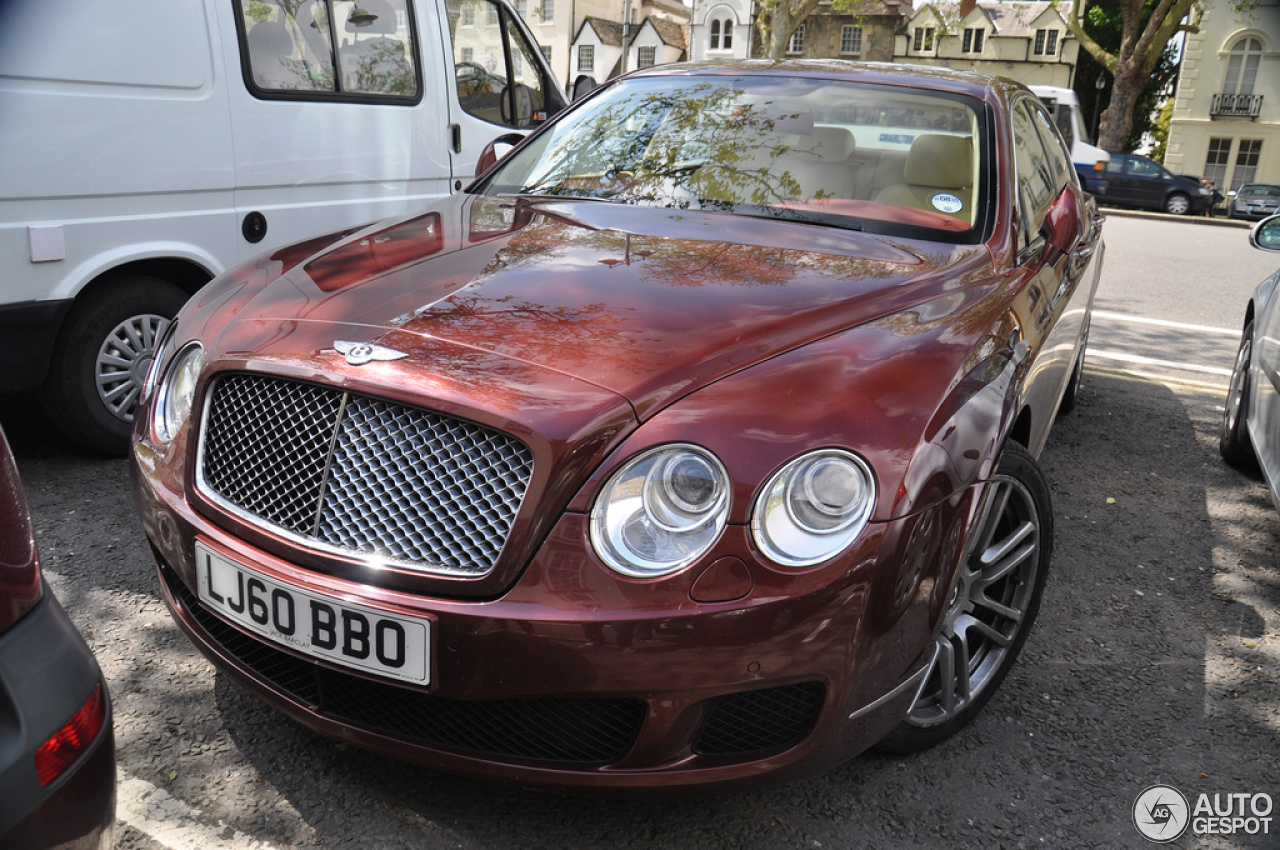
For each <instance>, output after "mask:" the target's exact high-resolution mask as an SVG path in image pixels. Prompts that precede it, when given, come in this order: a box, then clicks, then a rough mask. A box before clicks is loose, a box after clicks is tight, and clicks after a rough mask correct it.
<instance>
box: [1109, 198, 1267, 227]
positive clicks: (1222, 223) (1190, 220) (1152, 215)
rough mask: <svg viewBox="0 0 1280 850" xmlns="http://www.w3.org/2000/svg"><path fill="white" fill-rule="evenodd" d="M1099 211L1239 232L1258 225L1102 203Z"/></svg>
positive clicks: (1110, 214)
mask: <svg viewBox="0 0 1280 850" xmlns="http://www.w3.org/2000/svg"><path fill="white" fill-rule="evenodd" d="M1098 209H1099V210H1101V211H1102V214H1103V215H1105V216H1107V217H1111V216H1113V215H1115V216H1120V217H1121V218H1145V219H1147V220H1149V221H1182V222H1186V223H1187V224H1207V225H1209V226H1210V227H1234V228H1236V229H1237V230H1249V229H1251V228H1252V227H1253V226H1254V225H1255V224H1257V222H1256V221H1240V220H1239V219H1234V218H1206V217H1205V216H1202V215H1169V213H1159V212H1145V211H1143V210H1131V209H1125V208H1122V207H1111V206H1106V205H1104V204H1102V203H1099V204H1098Z"/></svg>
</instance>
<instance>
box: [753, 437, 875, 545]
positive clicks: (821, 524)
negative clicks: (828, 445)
mask: <svg viewBox="0 0 1280 850" xmlns="http://www.w3.org/2000/svg"><path fill="white" fill-rule="evenodd" d="M875 496H876V484H875V478H874V477H873V476H872V474H871V468H870V467H868V466H867V464H866V462H864V461H863V460H862V458H860V457H858V456H857V455H855V454H852V453H851V452H845V451H840V450H838V449H822V450H820V451H816V452H811V453H809V454H807V455H803V456H801V457H798V458H796V459H795V460H793V461H791V463H789V464H787V465H786V466H784V467H783V468H782V469H780V470H778V471H777V472H776V473H774V475H773V477H772V478H770V479H769V480H768V481H767V482H766V483H765V486H764V488H763V489H762V490H761V491H760V496H759V498H758V499H757V500H756V506H755V511H754V512H753V514H752V517H751V533H752V537H753V538H754V539H755V542H756V545H757V546H759V547H760V549H761V551H763V552H764V553H765V555H767V556H768V557H769V559H770V560H772V561H775V562H777V563H779V564H781V565H783V566H786V567H808V566H812V565H813V564H820V563H822V562H823V561H825V560H827V559H828V558H832V557H834V556H835V555H837V554H839V553H840V552H841V551H842V550H843V549H844V548H845V547H846V546H848V545H849V544H850V543H852V542H853V539H854V538H855V537H857V536H858V534H860V533H861V532H862V528H863V526H865V525H866V524H867V519H868V518H869V517H870V516H871V508H872V507H873V506H874V504H875Z"/></svg>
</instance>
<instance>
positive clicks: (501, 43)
mask: <svg viewBox="0 0 1280 850" xmlns="http://www.w3.org/2000/svg"><path fill="white" fill-rule="evenodd" d="M445 5H446V7H447V9H448V14H449V37H450V40H451V41H452V43H453V62H454V81H455V84H456V85H457V87H458V103H459V105H461V107H462V109H463V110H464V111H465V112H467V113H468V114H470V115H474V116H475V117H477V118H480V119H483V120H485V121H489V122H490V123H493V124H500V125H503V126H506V127H535V126H537V125H538V124H541V123H542V122H543V121H545V120H546V119H547V86H546V82H545V80H544V79H543V78H542V74H541V65H540V64H539V63H538V61H537V59H536V58H535V55H534V53H533V51H534V49H535V48H533V47H532V46H531V45H530V44H529V42H528V41H527V40H526V39H525V38H524V36H523V35H522V34H521V32H520V30H519V28H518V27H517V26H516V23H515V21H514V20H513V19H512V18H511V17H510V16H508V15H507V12H506V10H505V9H501V8H499V7H498V5H497V4H496V3H491V2H489V0H447V2H446V4H445Z"/></svg>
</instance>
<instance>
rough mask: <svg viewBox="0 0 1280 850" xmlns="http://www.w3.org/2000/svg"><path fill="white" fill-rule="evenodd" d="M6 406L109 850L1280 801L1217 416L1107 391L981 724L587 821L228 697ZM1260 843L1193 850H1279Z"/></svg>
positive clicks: (87, 471) (1092, 826) (709, 833)
mask: <svg viewBox="0 0 1280 850" xmlns="http://www.w3.org/2000/svg"><path fill="white" fill-rule="evenodd" d="M28 402H29V400H23V399H12V398H10V399H0V423H3V425H4V427H5V428H6V430H7V431H8V433H9V437H10V440H11V442H12V443H13V444H14V448H15V452H16V453H17V455H18V462H19V468H20V469H21V471H22V474H23V477H24V481H25V483H26V486H27V489H28V497H29V501H30V504H31V509H32V513H33V515H34V519H35V523H36V529H37V535H38V539H39V543H40V546H41V551H42V555H43V558H44V564H45V568H46V572H47V574H48V576H49V579H50V582H51V583H52V584H53V586H54V589H55V591H56V592H57V593H58V595H59V597H60V598H61V600H62V602H63V604H64V606H65V607H66V608H67V609H68V611H69V612H70V613H71V615H72V617H73V619H75V621H76V622H77V623H78V624H79V625H80V626H81V628H82V630H83V632H84V634H85V637H86V638H87V639H88V641H89V643H90V645H91V646H92V647H93V649H94V650H95V651H96V653H97V655H98V658H99V660H100V661H101V663H102V665H103V668H104V670H105V671H106V674H107V677H108V680H109V682H110V685H111V690H112V696H113V698H114V705H115V712H116V714H115V724H116V725H115V728H116V735H117V740H118V748H119V755H118V763H119V769H120V774H121V801H122V805H121V810H122V811H121V818H122V822H121V824H120V825H119V828H118V839H119V841H118V846H119V847H120V848H128V850H162V848H165V847H170V848H175V850H178V848H182V847H187V846H190V847H201V848H203V847H210V848H216V847H219V846H222V847H228V848H249V847H256V846H264V847H265V846H271V847H280V846H290V845H301V846H327V847H351V848H362V850H376V848H384V847H385V848H400V847H415V848H416V847H424V848H444V847H451V848H455V847H456V848H499V847H501V848H531V849H532V848H561V847H579V848H588V847H610V848H618V847H652V848H667V847H670V848H704V847H705V848H725V847H741V848H779V847H784V848H802V847H804V848H920V847H948V848H1023V847H1062V848H1074V847H1139V846H1145V845H1146V842H1145V841H1144V840H1143V839H1141V838H1140V837H1139V835H1138V833H1137V832H1136V830H1135V828H1134V826H1133V824H1132V821H1131V808H1132V805H1133V801H1134V800H1135V798H1136V797H1137V795H1138V794H1139V793H1140V792H1141V791H1142V790H1143V789H1144V788H1146V787H1148V786H1150V785H1153V784H1157V783H1166V784H1170V785H1173V786H1174V787H1176V788H1178V789H1180V790H1181V791H1182V792H1183V793H1184V794H1186V795H1187V796H1188V798H1190V799H1192V800H1193V801H1194V800H1195V796H1196V795H1198V794H1200V793H1208V794H1213V793H1215V792H1217V793H1223V794H1225V793H1238V792H1245V793H1250V794H1253V793H1256V792H1265V793H1268V794H1270V795H1271V798H1272V799H1273V800H1280V768H1277V760H1276V754H1277V752H1280V746H1278V744H1280V562H1278V559H1277V553H1278V552H1280V516H1277V513H1276V511H1275V509H1274V507H1273V506H1272V504H1271V502H1270V500H1269V498H1268V496H1267V493H1266V491H1265V488H1264V487H1263V486H1262V484H1261V483H1260V482H1259V481H1257V480H1254V479H1251V478H1248V477H1246V476H1243V475H1241V474H1240V473H1238V472H1236V471H1234V470H1232V469H1231V468H1229V467H1227V466H1225V465H1224V464H1223V463H1222V462H1221V461H1220V460H1219V458H1218V454H1217V443H1216V440H1217V437H1216V432H1217V417H1218V415H1219V413H1218V409H1219V408H1218V405H1219V404H1220V397H1217V396H1214V395H1211V394H1209V393H1206V392H1202V391H1197V390H1195V389H1191V390H1187V391H1180V392H1174V391H1173V390H1171V389H1169V388H1167V387H1166V386H1163V385H1159V384H1153V383H1147V382H1143V381H1137V380H1133V379H1130V378H1125V377H1123V376H1121V375H1118V374H1116V373H1114V372H1111V371H1108V370H1102V371H1099V370H1096V369H1094V368H1093V367H1092V365H1091V367H1090V373H1089V374H1088V375H1087V382H1086V385H1085V388H1084V389H1083V391H1082V395H1081V399H1080V404H1079V407H1078V408H1077V410H1076V411H1075V412H1074V413H1072V414H1071V415H1069V416H1067V417H1065V418H1063V419H1062V420H1061V421H1060V422H1059V423H1058V425H1057V427H1056V429H1055V431H1054V433H1053V435H1052V437H1051V438H1050V443H1049V446H1048V447H1047V449H1046V451H1045V453H1044V455H1043V457H1042V463H1043V465H1044V467H1045V470H1046V473H1047V475H1048V478H1049V481H1050V484H1051V486H1052V488H1053V491H1054V499H1055V509H1056V515H1057V527H1056V533H1057V539H1056V542H1055V555H1054V560H1053V567H1052V570H1053V572H1052V574H1051V576H1050V580H1049V585H1048V589H1047V591H1046V596H1045V599H1044V603H1043V606H1042V608H1041V614H1040V621H1039V623H1038V624H1037V627H1036V629H1035V630H1034V631H1033V632H1032V635H1031V638H1030V640H1029V641H1028V643H1027V645H1026V648H1025V650H1024V652H1023V655H1022V658H1021V660H1020V662H1019V664H1018V665H1017V666H1016V667H1015V668H1014V670H1013V672H1012V673H1011V674H1010V676H1009V678H1008V679H1007V680H1006V681H1005V683H1004V686H1003V688H1002V689H1001V691H1000V692H999V693H998V694H997V695H996V697H995V698H994V699H993V700H992V701H991V703H990V704H989V705H988V707H987V709H986V710H985V712H984V713H983V714H982V715H981V716H980V717H979V718H978V720H977V721H976V722H975V723H974V724H973V725H972V726H970V727H969V728H968V729H966V730H965V731H963V732H962V733H961V734H959V735H958V736H956V737H955V738H953V739H951V740H950V741H948V742H946V743H944V744H942V745H940V746H939V747H937V748H935V749H933V750H931V751H928V752H925V753H921V754H918V755H915V756H909V757H897V756H894V757H887V756H880V755H874V754H870V755H864V756H862V757H859V758H857V759H854V760H853V761H851V762H849V763H848V764H846V765H845V766H843V767H842V768H840V769H838V770H835V771H833V772H831V773H829V774H826V775H824V776H820V777H816V778H812V779H809V780H806V781H801V782H795V783H791V784H788V785H784V786H781V787H777V788H773V789H768V790H763V791H757V792H754V793H749V794H736V795H722V796H712V797H705V798H695V799H678V800H661V801H646V802H636V801H630V802H616V801H600V800H586V799H579V798H573V797H564V796H555V795H550V794H544V793H535V792H529V791H524V790H520V789H516V788H508V787H503V786H498V785H490V784H484V783H479V782H473V781H469V780H463V779H458V778H454V777H449V776H445V775H441V774H436V773H432V772H430V771H427V770H425V769H421V768H417V767H414V766H412V765H407V764H403V763H399V762H395V761H393V760H389V759H384V758H380V757H377V756H373V755H370V754H368V753H365V752H363V751H360V750H357V749H354V748H351V747H349V746H346V745H344V744H341V743H337V742H333V741H329V740H326V739H322V738H319V737H318V736H316V735H314V734H312V733H311V732H309V731H308V730H306V729H304V728H302V727H301V726H298V725H297V724H295V723H293V722H291V721H288V720H286V719H285V718H283V717H282V716H280V715H278V714H276V713H275V712H273V711H272V710H270V709H268V708H266V707H265V706H264V705H263V704H261V703H260V702H258V701H257V700H256V699H255V698H253V697H251V696H249V695H248V694H247V693H246V692H244V691H243V690H242V689H241V688H239V687H238V686H237V685H235V684H234V683H233V682H231V681H230V680H228V679H227V678H226V677H225V676H223V675H221V674H219V673H216V672H215V671H214V670H213V669H212V668H211V667H210V666H209V665H208V664H207V663H206V662H205V661H204V659H203V658H202V657H201V656H200V655H198V654H197V653H196V652H195V651H194V650H193V649H192V648H191V647H190V645H189V644H188V643H187V641H186V640H185V638H184V637H183V636H182V635H181V633H180V632H178V630H177V628H176V627H175V626H174V624H173V623H172V621H171V620H170V618H169V616H168V614H167V612H166V610H165V608H164V605H163V603H162V602H161V601H160V597H159V592H158V589H157V586H156V583H155V579H154V576H153V573H152V566H151V563H150V559H149V554H148V552H147V549H146V545H145V542H144V540H143V538H142V533H141V530H140V528H139V526H138V523H137V521H136V520H135V518H134V515H133V507H132V502H131V497H130V492H129V482H128V473H127V466H126V464H125V463H124V462H123V461H104V460H97V459H91V458H86V457H85V456H83V455H81V454H79V453H77V452H76V451H75V450H74V449H72V448H70V447H69V446H68V445H66V444H65V443H63V442H61V441H60V440H59V439H58V438H56V437H54V436H51V435H50V434H49V427H48V424H47V423H46V422H44V421H43V419H42V418H41V417H40V416H39V415H38V414H36V413H33V412H32V411H31V409H30V407H31V405H30V404H29V403H28ZM1272 825H1273V827H1274V829H1273V830H1272V833H1271V834H1269V835H1266V836H1254V837H1249V836H1230V837H1227V836H1217V837H1209V836H1205V837H1196V836H1193V835H1192V834H1191V833H1190V832H1188V834H1187V835H1185V836H1184V837H1183V838H1182V839H1181V840H1180V841H1179V843H1178V844H1177V845H1175V846H1179V847H1183V848H1192V847H1198V848H1276V847H1280V838H1278V837H1277V835H1276V832H1277V831H1280V812H1276V813H1275V814H1274V815H1273V824H1272Z"/></svg>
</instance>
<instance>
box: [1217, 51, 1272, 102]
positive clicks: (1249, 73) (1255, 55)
mask: <svg viewBox="0 0 1280 850" xmlns="http://www.w3.org/2000/svg"><path fill="white" fill-rule="evenodd" d="M1261 61H1262V42H1260V41H1258V39H1256V38H1242V39H1240V40H1239V41H1237V42H1236V43H1235V44H1234V45H1233V46H1232V48H1231V56H1230V57H1229V58H1228V59H1227V78H1226V79H1225V80H1223V83H1222V93H1223V94H1243V95H1249V94H1253V83H1254V81H1255V80H1256V79H1257V77H1258V63H1259V62H1261Z"/></svg>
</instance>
